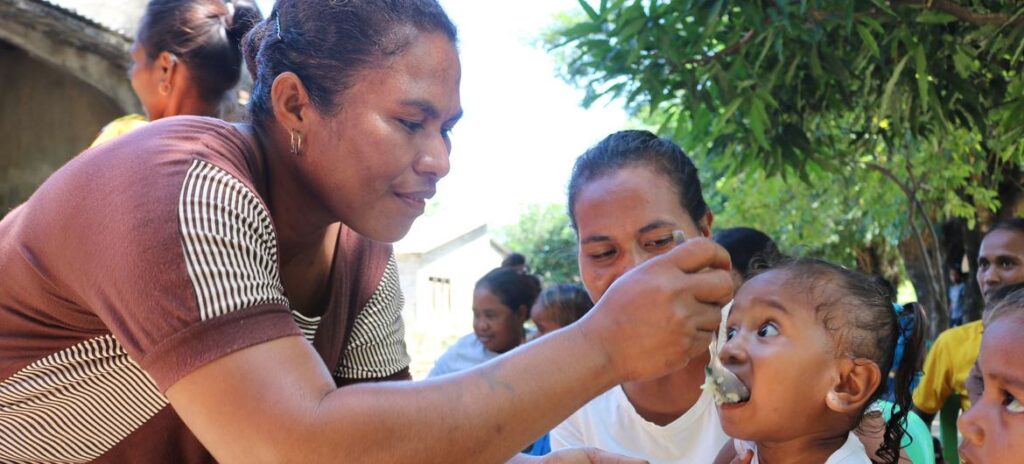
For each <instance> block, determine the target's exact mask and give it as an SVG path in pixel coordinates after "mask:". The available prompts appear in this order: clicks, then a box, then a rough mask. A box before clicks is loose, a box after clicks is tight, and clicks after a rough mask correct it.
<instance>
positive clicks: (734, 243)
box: [712, 227, 781, 279]
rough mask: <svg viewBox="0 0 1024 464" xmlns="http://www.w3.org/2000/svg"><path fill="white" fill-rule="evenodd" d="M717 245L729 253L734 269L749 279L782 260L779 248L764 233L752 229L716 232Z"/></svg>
mask: <svg viewBox="0 0 1024 464" xmlns="http://www.w3.org/2000/svg"><path fill="white" fill-rule="evenodd" d="M712 239H713V240H714V241H715V243H718V244H719V245H722V247H723V248H725V251H728V252H729V257H730V259H731V260H732V268H733V269H735V270H736V272H739V274H740V275H741V276H743V278H744V279H748V278H750V277H751V275H752V274H753V273H754V271H757V270H760V269H764V268H768V267H770V266H771V264H772V263H774V262H776V261H778V260H779V259H780V258H781V253H779V247H778V246H776V245H775V242H774V241H772V239H771V237H769V236H768V235H767V234H765V233H764V232H761V231H760V230H757V229H753V228H750V227H733V228H730V229H722V230H719V231H718V232H715V235H714V236H713V237H712Z"/></svg>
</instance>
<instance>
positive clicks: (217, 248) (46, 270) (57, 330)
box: [0, 117, 409, 463]
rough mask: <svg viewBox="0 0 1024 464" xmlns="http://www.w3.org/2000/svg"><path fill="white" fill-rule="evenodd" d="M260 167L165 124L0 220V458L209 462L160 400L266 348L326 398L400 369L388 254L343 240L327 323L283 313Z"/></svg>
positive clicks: (78, 168) (77, 164)
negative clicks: (317, 377)
mask: <svg viewBox="0 0 1024 464" xmlns="http://www.w3.org/2000/svg"><path fill="white" fill-rule="evenodd" d="M263 169H264V168H263V166H262V162H261V160H260V158H259V155H258V152H257V150H256V147H254V146H253V145H252V143H251V142H250V141H249V140H248V139H246V138H245V137H243V136H242V135H241V133H239V132H238V131H237V130H236V129H235V128H234V127H232V126H231V125H229V124H227V123H224V122H221V121H217V120H214V119H208V118H196V117H177V118H167V119H163V120H160V121H158V122H155V123H153V124H150V125H148V126H146V127H143V128H140V129H138V130H136V131H134V132H132V133H130V134H127V135H125V136H124V137H121V138H119V139H117V140H114V141H111V142H108V143H105V144H102V145H100V146H98V147H96V148H93V149H91V150H88V151H86V152H85V153H83V154H81V155H80V156H78V157H76V158H75V159H73V160H72V161H70V162H69V163H68V164H67V165H65V166H64V167H62V168H61V169H60V170H58V171H57V172H56V173H54V174H53V175H52V176H51V177H50V178H49V179H48V180H47V181H46V182H45V183H44V184H43V185H42V186H41V187H40V188H39V190H38V191H37V192H36V193H35V194H34V195H33V196H32V197H31V198H30V199H29V200H28V201H27V202H26V203H25V204H23V205H21V206H19V207H18V208H16V209H14V210H13V211H11V212H10V213H9V214H8V215H7V216H6V217H4V218H3V220H2V221H0V462H87V461H100V462H147V463H149V462H212V461H213V458H212V457H211V456H210V455H209V453H208V452H207V451H206V450H205V449H203V447H202V445H200V444H199V442H198V441H197V440H196V439H195V437H194V436H193V435H192V434H191V433H190V432H189V431H188V430H187V428H186V427H185V426H184V424H183V423H182V422H181V420H180V419H179V418H178V417H177V416H176V415H175V413H174V411H173V409H172V408H170V407H169V406H168V402H167V399H166V398H165V397H164V395H163V393H164V392H165V391H166V390H167V388H168V387H170V386H171V385H173V384H174V383H175V382H176V381H178V380H179V379H181V378H182V377H183V376H185V375H187V374H189V373H190V372H192V371H194V370H195V369H197V368H199V367H201V366H203V365H204V364H206V363H209V362H210V361H213V360H216V359H218V358H220V357H223V356H225V355H227V354H230V353H232V352H234V351H237V350H240V349H243V348H246V347H250V346H253V345H256V344H260V343H264V342H267V341H270V340H273V339H275V338H279V337H284V336H299V335H304V336H305V337H306V339H307V340H309V341H310V343H312V344H313V346H314V348H316V350H317V351H318V352H319V353H320V354H321V356H322V357H323V358H324V359H325V362H328V363H330V364H333V365H329V367H330V370H331V371H332V373H333V374H334V376H335V379H336V381H337V382H338V383H339V384H344V383H348V382H352V381H361V380H370V379H380V378H386V377H394V376H396V375H398V376H401V375H403V373H407V372H408V370H407V369H408V365H409V357H408V355H407V354H406V350H405V344H404V341H403V336H404V334H403V326H402V321H401V318H400V311H401V306H402V295H401V292H400V290H399V288H398V273H397V269H396V268H395V262H394V259H393V257H392V256H391V248H390V246H388V245H385V244H380V243H376V242H372V241H370V240H367V239H365V238H362V237H360V236H358V234H356V233H354V232H353V231H351V230H350V229H347V228H345V227H344V226H343V227H342V228H341V232H340V233H339V236H338V246H337V254H336V256H335V262H334V268H333V269H332V272H331V275H332V276H333V280H332V282H331V286H332V288H331V289H330V292H329V294H330V299H329V303H328V305H327V308H326V311H325V312H323V314H322V315H321V316H315V317H314V316H309V315H304V314H302V313H299V312H298V311H293V310H292V309H291V308H290V307H289V304H288V299H287V297H286V295H285V293H284V288H283V286H282V284H281V279H280V276H279V262H278V249H277V242H276V233H275V230H274V223H273V220H272V218H271V217H270V214H269V212H268V209H267V206H266V204H265V203H264V201H263V199H262V198H263V194H264V193H265V188H266V186H265V185H264V184H263V182H264V180H265V178H266V173H265V172H264V170H263Z"/></svg>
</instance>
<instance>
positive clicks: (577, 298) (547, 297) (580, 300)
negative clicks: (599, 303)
mask: <svg viewBox="0 0 1024 464" xmlns="http://www.w3.org/2000/svg"><path fill="white" fill-rule="evenodd" d="M537 304H538V305H540V306H542V307H545V308H550V309H551V310H552V311H553V312H554V315H555V321H557V322H558V325H559V326H560V327H565V326H567V325H569V324H572V323H573V322H576V321H578V320H580V318H581V317H583V316H584V315H585V314H587V312H588V311H590V308H593V307H594V302H593V301H592V300H591V299H590V295H588V294H587V291H586V290H585V289H584V288H583V287H581V286H580V285H577V284H559V285H555V286H552V287H548V288H546V289H544V291H543V292H541V293H540V297H539V298H537Z"/></svg>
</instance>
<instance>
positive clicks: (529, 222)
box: [502, 204, 580, 285]
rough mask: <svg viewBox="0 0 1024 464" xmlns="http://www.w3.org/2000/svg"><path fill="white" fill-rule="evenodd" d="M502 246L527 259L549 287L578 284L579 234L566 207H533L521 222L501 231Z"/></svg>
mask: <svg viewBox="0 0 1024 464" xmlns="http://www.w3.org/2000/svg"><path fill="white" fill-rule="evenodd" d="M502 235H503V240H502V242H503V244H504V245H505V247H507V248H509V249H510V250H512V251H516V252H519V253H522V254H523V255H525V256H526V264H527V266H528V267H529V269H530V271H531V272H533V273H534V274H537V275H538V276H540V277H541V279H542V280H543V281H544V283H545V284H546V285H549V284H556V283H572V282H577V283H578V282H579V281H580V277H579V267H578V266H577V265H576V249H577V248H576V247H577V245H576V233H575V232H574V231H573V230H572V227H571V226H570V225H569V216H568V215H567V214H566V212H565V206H563V205H556V204H551V205H530V206H529V207H527V209H526V212H525V213H524V214H523V215H522V216H521V217H520V219H519V222H518V223H516V224H513V225H511V226H508V227H506V228H505V229H504V230H503V231H502Z"/></svg>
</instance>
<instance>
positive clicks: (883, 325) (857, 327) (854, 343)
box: [768, 258, 927, 464]
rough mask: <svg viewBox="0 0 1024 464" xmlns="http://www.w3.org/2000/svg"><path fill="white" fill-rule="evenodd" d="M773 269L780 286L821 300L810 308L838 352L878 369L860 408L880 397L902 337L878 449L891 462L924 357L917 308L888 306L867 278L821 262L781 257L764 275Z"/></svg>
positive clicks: (886, 294) (879, 287) (880, 288)
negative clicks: (782, 277) (783, 279)
mask: <svg viewBox="0 0 1024 464" xmlns="http://www.w3.org/2000/svg"><path fill="white" fill-rule="evenodd" d="M776 271H778V272H785V273H787V274H786V275H787V277H789V279H787V284H786V285H796V286H798V287H799V288H798V289H797V291H800V292H803V293H805V294H809V295H814V298H815V299H818V300H819V301H821V303H819V304H818V305H817V307H816V311H817V314H818V317H819V318H820V319H821V320H822V321H823V323H824V324H825V328H826V329H827V330H829V331H830V332H831V333H832V338H833V340H834V341H835V346H836V350H837V352H838V353H839V354H841V355H846V356H850V357H851V358H853V359H867V360H870V361H872V362H874V363H875V364H876V365H878V367H879V370H880V372H881V373H882V376H883V379H882V380H883V381H881V382H879V384H878V388H876V389H875V391H874V392H873V393H872V395H871V398H870V399H869V400H868V401H867V403H866V404H865V409H866V408H867V406H868V405H870V404H871V403H873V402H875V401H876V400H878V399H879V398H881V397H882V396H883V395H884V394H885V392H886V390H887V385H886V382H885V381H884V376H885V375H886V373H888V372H890V371H891V370H892V369H893V363H894V362H895V361H896V360H895V357H896V351H897V345H898V344H899V343H898V342H899V339H900V337H901V336H902V337H903V338H904V340H905V341H904V343H903V353H902V359H901V360H900V362H899V366H898V367H897V369H896V376H895V385H894V397H895V403H896V406H897V408H895V409H894V410H893V411H892V415H891V417H890V418H889V420H888V421H887V422H886V425H885V433H884V438H883V440H882V447H881V448H880V449H879V450H878V456H879V457H881V458H882V459H883V460H884V462H886V463H893V464H895V463H896V462H897V461H898V460H899V455H900V442H901V440H902V439H903V436H904V435H906V427H907V414H908V413H909V412H910V410H911V407H912V406H913V400H912V393H911V388H910V386H911V382H912V381H913V379H914V376H915V374H916V372H917V366H918V365H919V364H920V360H921V357H922V355H923V354H924V343H923V342H924V328H925V326H926V325H927V324H925V323H924V317H925V313H924V308H923V307H922V306H921V305H918V304H908V305H905V306H902V307H900V306H899V305H895V306H894V304H893V302H892V297H891V295H890V292H889V290H888V289H886V288H884V287H883V286H882V285H880V284H879V282H878V281H876V280H875V279H873V278H872V277H870V276H867V275H865V274H862V273H860V272H856V271H852V270H849V269H846V268H844V267H842V266H839V265H836V264H832V263H830V262H827V261H824V260H819V259H810V258H796V259H787V260H785V261H782V262H780V263H777V264H776V265H775V266H774V267H772V269H771V270H769V271H768V272H776ZM901 317H907V318H911V319H912V322H913V323H912V324H909V325H903V326H901V324H900V322H899V319H900V318H901Z"/></svg>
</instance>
